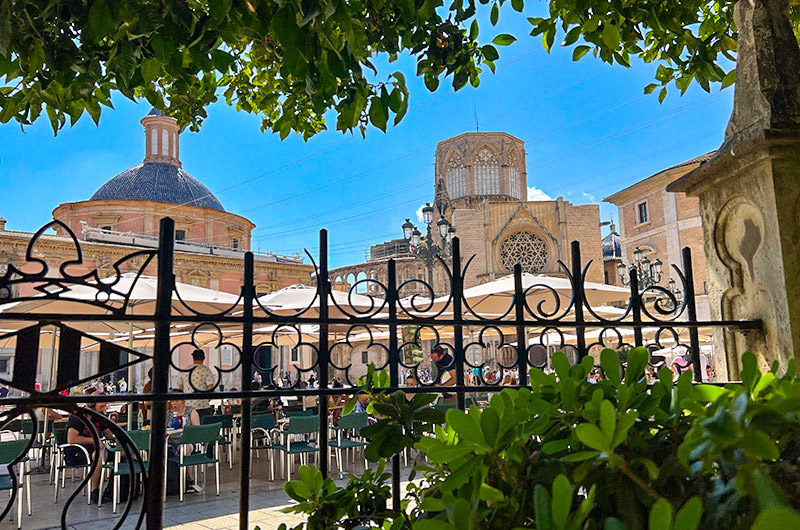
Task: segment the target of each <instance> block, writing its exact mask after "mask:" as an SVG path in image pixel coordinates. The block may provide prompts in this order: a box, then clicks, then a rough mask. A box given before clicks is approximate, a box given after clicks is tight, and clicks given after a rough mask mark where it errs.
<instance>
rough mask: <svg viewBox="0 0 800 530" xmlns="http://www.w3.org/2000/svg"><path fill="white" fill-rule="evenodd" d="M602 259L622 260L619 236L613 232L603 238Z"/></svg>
mask: <svg viewBox="0 0 800 530" xmlns="http://www.w3.org/2000/svg"><path fill="white" fill-rule="evenodd" d="M603 259H604V260H607V259H622V245H621V244H620V240H619V234H618V233H616V232H615V231H613V230H612V231H611V232H610V233H609V234H608V235H607V236H606V237H604V238H603Z"/></svg>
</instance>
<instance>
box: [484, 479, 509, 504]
mask: <svg viewBox="0 0 800 530" xmlns="http://www.w3.org/2000/svg"><path fill="white" fill-rule="evenodd" d="M480 497H481V499H483V500H484V501H487V502H503V501H504V500H505V499H506V496H505V495H503V492H502V491H500V490H499V489H497V488H493V487H492V486H490V485H488V484H485V483H484V484H481V489H480Z"/></svg>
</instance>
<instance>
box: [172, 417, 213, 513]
mask: <svg viewBox="0 0 800 530" xmlns="http://www.w3.org/2000/svg"><path fill="white" fill-rule="evenodd" d="M221 431H222V424H221V423H211V424H208V425H187V426H186V427H184V428H183V434H181V440H180V442H178V444H179V445H180V446H182V447H181V448H180V451H179V454H178V456H177V457H176V456H173V457H171V458H170V460H172V461H173V462H175V463H177V464H178V467H179V468H180V470H181V491H180V502H183V496H184V493H185V492H186V468H187V467H189V466H196V467H197V469H198V470H199V469H200V466H202V469H203V471H205V470H206V468H207V467H208V464H214V470H215V478H216V482H217V496H219V442H220V440H221V438H222V435H221ZM211 443H213V444H214V457H213V458H211V457H208V456H206V453H205V450H203V449H201V450H200V451H199V452H197V451H195V452H193V453H192V454H190V455H186V454H184V453H185V451H184V450H183V446H187V445H188V446H193V445H195V444H199V445H201V446H204V445H207V444H211ZM203 481H204V482H205V473H204V474H203Z"/></svg>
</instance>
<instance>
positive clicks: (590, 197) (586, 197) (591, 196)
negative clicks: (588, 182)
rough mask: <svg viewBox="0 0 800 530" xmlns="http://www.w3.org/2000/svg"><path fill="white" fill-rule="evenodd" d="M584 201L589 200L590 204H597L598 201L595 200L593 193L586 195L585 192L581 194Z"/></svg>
mask: <svg viewBox="0 0 800 530" xmlns="http://www.w3.org/2000/svg"><path fill="white" fill-rule="evenodd" d="M581 195H582V196H583V198H584V199H587V200H588V201H589V202H597V199H595V198H594V195H592V194H591V193H586V192H585V191H584V192H582V193H581Z"/></svg>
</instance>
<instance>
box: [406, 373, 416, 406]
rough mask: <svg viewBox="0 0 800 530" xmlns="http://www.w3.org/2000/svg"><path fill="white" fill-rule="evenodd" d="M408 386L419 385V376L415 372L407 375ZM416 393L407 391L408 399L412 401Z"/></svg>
mask: <svg viewBox="0 0 800 530" xmlns="http://www.w3.org/2000/svg"><path fill="white" fill-rule="evenodd" d="M406 386H417V376H416V375H414V374H408V375H407V376H406ZM414 395H415V394H412V393H409V392H406V401H411V400H412V399H414Z"/></svg>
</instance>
